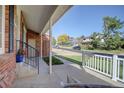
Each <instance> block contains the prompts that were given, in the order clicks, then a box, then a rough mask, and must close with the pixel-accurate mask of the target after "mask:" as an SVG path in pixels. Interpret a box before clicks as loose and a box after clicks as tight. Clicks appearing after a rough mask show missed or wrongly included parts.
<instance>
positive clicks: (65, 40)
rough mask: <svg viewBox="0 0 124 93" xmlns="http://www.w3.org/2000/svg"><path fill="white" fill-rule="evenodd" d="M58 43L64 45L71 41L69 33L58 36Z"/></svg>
mask: <svg viewBox="0 0 124 93" xmlns="http://www.w3.org/2000/svg"><path fill="white" fill-rule="evenodd" d="M57 40H58V43H59V44H61V45H63V44H66V43H68V42H69V36H68V35H67V34H63V35H60V36H59V37H58V39H57Z"/></svg>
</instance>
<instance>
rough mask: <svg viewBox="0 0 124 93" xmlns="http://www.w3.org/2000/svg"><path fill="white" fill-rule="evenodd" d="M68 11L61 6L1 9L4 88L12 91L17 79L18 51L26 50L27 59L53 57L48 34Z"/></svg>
mask: <svg viewBox="0 0 124 93" xmlns="http://www.w3.org/2000/svg"><path fill="white" fill-rule="evenodd" d="M68 9H69V6H57V5H55V6H23V5H22V6H14V5H5V6H4V5H3V6H2V5H0V87H11V85H12V82H13V81H14V80H15V78H16V76H15V74H16V71H15V69H16V53H17V51H18V49H20V48H23V49H24V50H25V52H26V54H25V56H26V57H27V58H28V57H29V56H32V58H33V57H43V56H49V54H50V36H49V35H46V34H45V33H46V32H47V31H48V30H50V31H51V27H52V25H53V24H54V23H55V22H56V21H57V20H58V19H59V18H60V17H61V16H62V15H63V14H64V13H65V11H67V10H68ZM60 10H61V11H60ZM51 20H52V21H53V23H52V22H51ZM41 32H42V33H41Z"/></svg>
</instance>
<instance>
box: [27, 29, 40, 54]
mask: <svg viewBox="0 0 124 93" xmlns="http://www.w3.org/2000/svg"><path fill="white" fill-rule="evenodd" d="M29 39H35V41H36V49H38V50H39V52H40V50H41V36H40V34H39V33H36V32H34V31H32V30H30V29H28V30H27V42H28V40H29ZM40 54H41V52H40Z"/></svg>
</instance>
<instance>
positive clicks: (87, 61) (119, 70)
mask: <svg viewBox="0 0 124 93" xmlns="http://www.w3.org/2000/svg"><path fill="white" fill-rule="evenodd" d="M82 65H83V67H87V68H89V69H92V70H94V71H96V72H99V73H102V74H104V75H106V76H108V77H111V78H112V79H113V80H115V81H116V80H118V81H121V82H124V56H122V55H113V54H105V53H96V52H89V51H83V52H82Z"/></svg>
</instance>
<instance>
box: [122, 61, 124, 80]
mask: <svg viewBox="0 0 124 93" xmlns="http://www.w3.org/2000/svg"><path fill="white" fill-rule="evenodd" d="M122 76H123V81H124V60H123V72H122Z"/></svg>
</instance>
